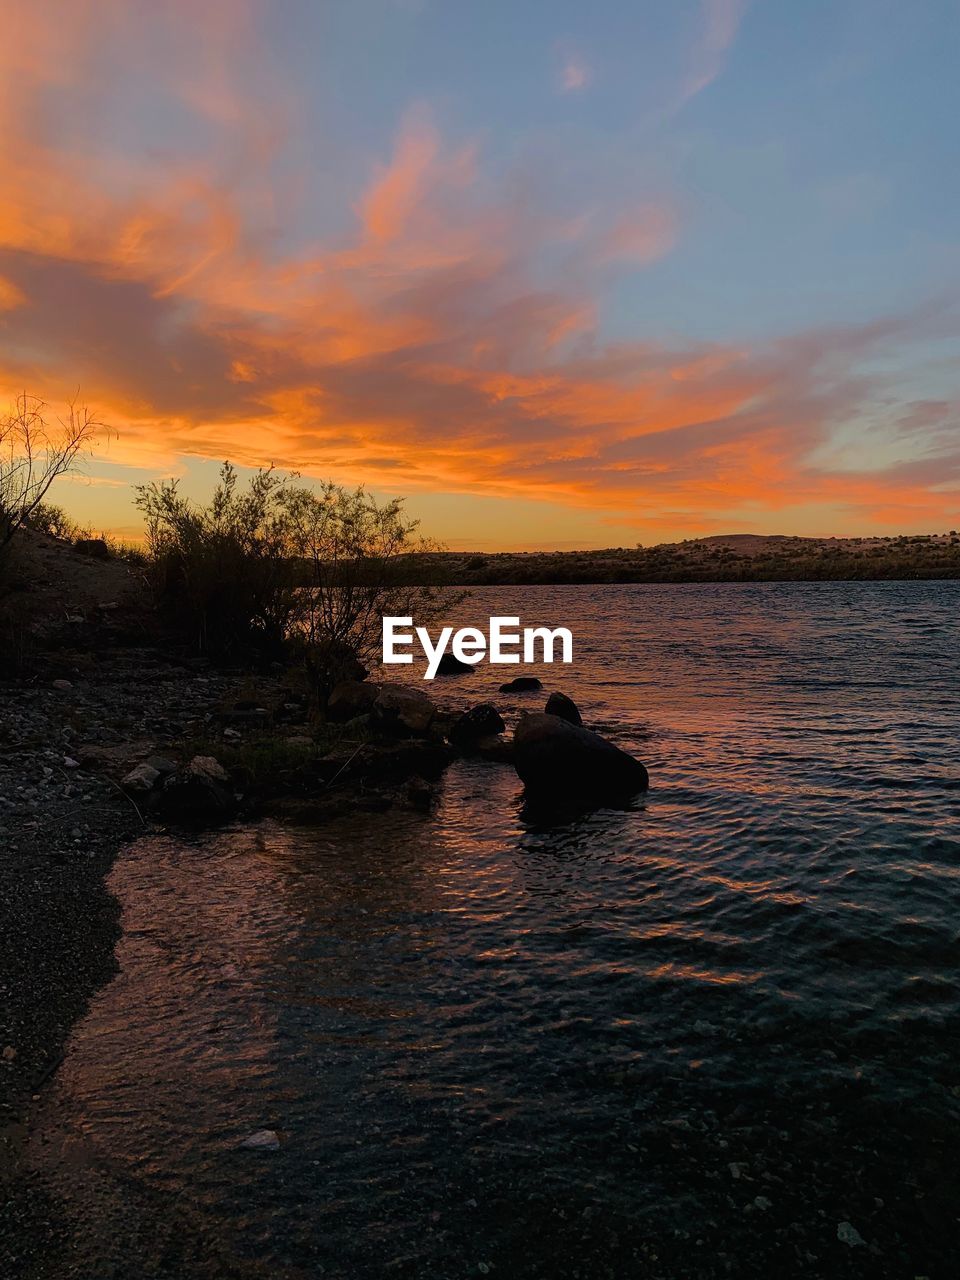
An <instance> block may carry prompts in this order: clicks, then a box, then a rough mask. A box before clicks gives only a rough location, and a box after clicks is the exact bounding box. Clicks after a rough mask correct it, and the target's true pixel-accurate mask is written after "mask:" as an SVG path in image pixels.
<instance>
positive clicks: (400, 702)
mask: <svg viewBox="0 0 960 1280" xmlns="http://www.w3.org/2000/svg"><path fill="white" fill-rule="evenodd" d="M373 714H374V718H375V720H376V722H377V724H378V726H379V727H380V728H382V729H383V730H384V731H385V732H387V733H393V734H397V735H399V736H401V737H405V736H409V735H412V736H413V737H415V738H422V737H423V736H424V734H425V733H426V732H427V730H428V729H429V728H430V722H431V721H432V720H433V718H434V716H435V715H436V714H437V709H436V707H435V706H434V705H433V703H432V702H431V701H430V699H429V698H428V697H427V695H426V694H425V693H421V692H420V690H419V689H411V688H409V687H408V686H407V685H402V684H388V685H384V686H383V688H382V689H381V690H380V692H379V693H378V694H377V698H376V701H375V702H374V704H373Z"/></svg>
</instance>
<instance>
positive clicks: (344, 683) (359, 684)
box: [327, 680, 380, 724]
mask: <svg viewBox="0 0 960 1280" xmlns="http://www.w3.org/2000/svg"><path fill="white" fill-rule="evenodd" d="M379 694H380V690H379V688H378V687H377V686H376V685H375V684H366V683H365V682H364V681H362V680H341V681H339V682H338V683H337V684H335V685H334V686H333V691H332V692H331V694H330V697H329V698H328V699H327V719H328V720H333V721H334V722H335V723H336V724H345V723H346V721H347V720H355V719H356V718H357V716H362V715H364V714H365V713H366V712H368V711H369V710H370V708H371V707H372V706H373V704H374V703H375V702H376V700H377V698H378V696H379Z"/></svg>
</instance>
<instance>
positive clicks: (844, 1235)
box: [837, 1222, 866, 1249]
mask: <svg viewBox="0 0 960 1280" xmlns="http://www.w3.org/2000/svg"><path fill="white" fill-rule="evenodd" d="M837 1239H838V1240H839V1241H840V1243H841V1244H846V1245H849V1246H850V1248H851V1249H855V1248H856V1247H857V1245H865V1244H866V1241H865V1240H864V1238H863V1236H862V1235H861V1234H860V1232H859V1231H858V1230H857V1228H856V1227H854V1226H851V1225H850V1223H849V1222H838V1223H837Z"/></svg>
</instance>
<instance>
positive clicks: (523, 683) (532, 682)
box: [500, 676, 543, 693]
mask: <svg viewBox="0 0 960 1280" xmlns="http://www.w3.org/2000/svg"><path fill="white" fill-rule="evenodd" d="M542 688H543V681H542V680H538V679H537V677H536V676H517V678H516V679H515V680H511V681H510V682H509V683H508V684H502V685H501V686H500V692H501V693H532V692H535V691H536V690H537V689H542Z"/></svg>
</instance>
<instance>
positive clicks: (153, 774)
mask: <svg viewBox="0 0 960 1280" xmlns="http://www.w3.org/2000/svg"><path fill="white" fill-rule="evenodd" d="M159 781H160V770H159V769H155V768H154V767H153V765H151V764H150V763H149V762H148V761H146V760H145V761H144V762H143V764H138V765H137V766H136V768H134V769H131V770H130V772H129V773H128V774H127V775H126V776H125V777H124V778H122V779H121V781H120V785H121V787H123V789H124V791H130V792H133V794H134V795H144V794H145V793H146V792H147V791H152V790H153V788H154V787H155V786H156V785H157V783H158V782H159Z"/></svg>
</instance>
